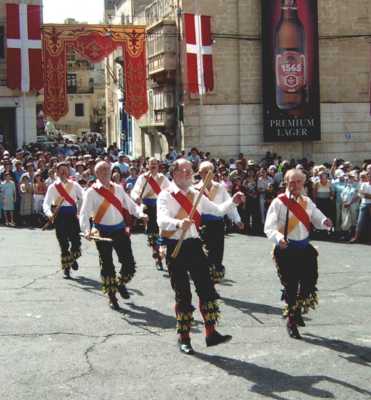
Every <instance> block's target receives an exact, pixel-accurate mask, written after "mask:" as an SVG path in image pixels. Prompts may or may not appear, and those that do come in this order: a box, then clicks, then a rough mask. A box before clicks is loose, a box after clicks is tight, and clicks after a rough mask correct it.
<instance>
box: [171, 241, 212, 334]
mask: <svg viewBox="0 0 371 400" xmlns="http://www.w3.org/2000/svg"><path fill="white" fill-rule="evenodd" d="M175 246H176V243H170V244H168V249H167V258H168V270H169V274H170V281H171V286H172V288H173V290H174V292H175V312H176V317H177V331H178V333H184V332H189V330H190V327H191V322H192V313H193V311H194V307H193V306H192V293H191V285H190V278H191V279H192V280H193V283H194V285H195V288H196V293H197V295H198V297H199V303H200V308H202V309H203V310H204V311H205V312H206V313H208V316H209V317H210V319H209V321H208V323H209V324H215V322H216V321H217V319H218V315H219V308H218V306H217V304H216V300H217V299H218V298H219V296H218V294H217V293H216V291H215V288H214V284H213V282H212V280H211V277H210V273H209V264H208V261H207V258H206V255H205V253H204V251H203V250H202V243H201V240H200V239H188V240H185V241H184V242H183V245H182V247H181V250H180V253H179V255H178V256H177V258H176V259H175V260H172V259H171V254H172V252H173V250H174V248H175ZM189 276H190V278H189Z"/></svg>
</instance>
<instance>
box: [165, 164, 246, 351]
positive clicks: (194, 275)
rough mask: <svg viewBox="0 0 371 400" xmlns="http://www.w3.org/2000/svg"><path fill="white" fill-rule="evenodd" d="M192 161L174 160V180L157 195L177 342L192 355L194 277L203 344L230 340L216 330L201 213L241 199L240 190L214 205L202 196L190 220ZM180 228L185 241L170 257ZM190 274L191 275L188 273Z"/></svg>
mask: <svg viewBox="0 0 371 400" xmlns="http://www.w3.org/2000/svg"><path fill="white" fill-rule="evenodd" d="M192 173H193V171H192V164H191V163H190V162H189V161H188V160H185V159H179V160H177V161H175V163H174V165H173V178H174V181H173V182H172V183H171V184H170V186H169V188H168V189H167V190H163V191H162V192H161V193H160V195H159V197H158V207H157V221H158V225H159V227H160V234H161V236H162V237H165V238H167V246H168V253H167V258H168V269H169V274H170V279H171V286H172V288H173V290H174V292H175V314H176V319H177V333H178V334H179V340H178V345H179V349H180V351H181V352H183V353H185V354H193V353H194V351H193V348H192V346H191V340H190V329H191V325H192V321H193V317H192V315H193V311H194V307H193V306H192V294H191V288H190V278H191V279H192V280H193V282H194V285H195V288H196V292H197V295H198V297H199V308H200V311H201V314H202V317H203V319H204V323H205V331H206V345H207V346H215V345H218V344H220V343H224V342H227V341H229V340H231V338H232V337H231V336H229V335H225V336H224V335H221V334H220V333H219V332H217V331H216V330H215V325H216V322H217V320H218V318H219V307H218V304H217V299H218V295H217V293H216V291H215V288H214V284H213V282H212V280H211V277H210V273H209V264H208V261H207V258H206V255H205V253H204V252H203V249H202V243H201V240H200V235H199V232H198V228H199V226H200V223H201V214H202V213H205V214H213V215H224V214H225V213H226V212H228V211H230V210H232V209H233V208H235V205H236V204H239V203H241V202H243V201H244V196H243V194H242V193H236V194H235V195H234V197H233V199H229V200H227V201H226V202H224V203H223V204H220V205H216V204H214V203H212V202H211V201H210V200H209V199H208V198H207V197H205V196H202V197H201V201H200V202H199V204H198V207H197V212H196V213H195V215H194V217H193V220H191V219H190V218H189V215H190V214H191V209H192V207H193V204H195V201H196V198H197V195H198V191H197V190H196V189H194V188H193V187H192ZM182 231H186V233H185V240H184V242H183V244H182V247H181V250H180V253H179V255H178V256H177V257H176V258H175V259H173V258H172V257H171V254H172V253H173V250H174V249H175V247H176V244H177V241H178V239H179V238H180V237H181V234H182ZM188 274H189V275H190V278H189V276H188Z"/></svg>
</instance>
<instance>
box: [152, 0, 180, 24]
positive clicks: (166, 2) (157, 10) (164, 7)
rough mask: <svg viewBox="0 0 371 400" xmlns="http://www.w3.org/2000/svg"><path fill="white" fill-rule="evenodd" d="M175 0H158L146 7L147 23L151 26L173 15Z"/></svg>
mask: <svg viewBox="0 0 371 400" xmlns="http://www.w3.org/2000/svg"><path fill="white" fill-rule="evenodd" d="M174 9H175V7H174V0H156V1H154V2H153V3H152V4H150V5H149V6H148V7H146V9H145V16H146V25H147V26H151V25H153V24H155V23H157V22H159V21H161V20H162V19H164V18H168V17H173V18H175V15H174Z"/></svg>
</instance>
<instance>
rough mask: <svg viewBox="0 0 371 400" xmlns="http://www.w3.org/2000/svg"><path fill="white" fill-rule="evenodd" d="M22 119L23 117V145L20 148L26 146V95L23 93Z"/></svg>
mask: <svg viewBox="0 0 371 400" xmlns="http://www.w3.org/2000/svg"><path fill="white" fill-rule="evenodd" d="M22 103H23V106H22V117H23V133H22V143H21V144H20V147H23V146H24V145H25V144H26V93H25V92H22Z"/></svg>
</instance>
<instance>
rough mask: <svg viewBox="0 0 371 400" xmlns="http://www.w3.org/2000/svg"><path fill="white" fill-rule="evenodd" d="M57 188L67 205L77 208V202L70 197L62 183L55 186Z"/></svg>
mask: <svg viewBox="0 0 371 400" xmlns="http://www.w3.org/2000/svg"><path fill="white" fill-rule="evenodd" d="M55 188H56V189H57V191H58V193H59V194H60V195H61V197H63V199H64V200H66V201H67V203H70V204H71V206H73V207H76V201H75V200H74V199H73V198H72V197H71V196H70V195H69V193H68V192H67V190H66V189H65V188H64V186H63V184H62V183H57V184H56V185H55Z"/></svg>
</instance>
